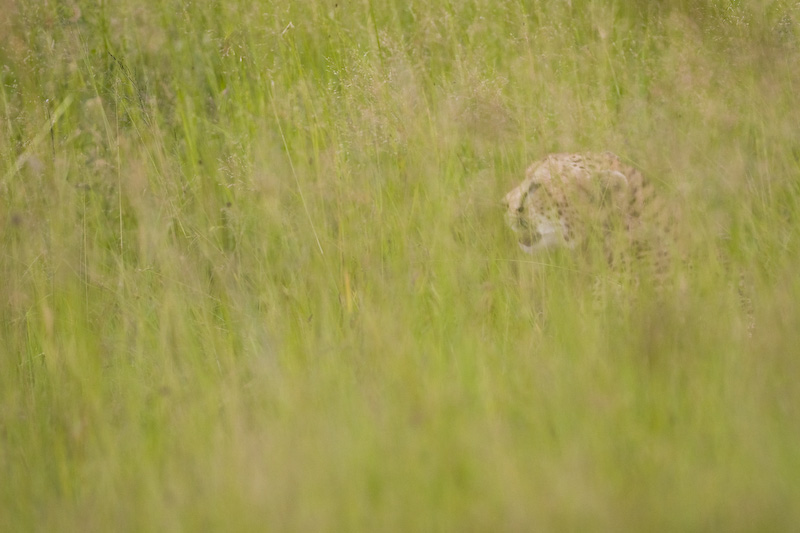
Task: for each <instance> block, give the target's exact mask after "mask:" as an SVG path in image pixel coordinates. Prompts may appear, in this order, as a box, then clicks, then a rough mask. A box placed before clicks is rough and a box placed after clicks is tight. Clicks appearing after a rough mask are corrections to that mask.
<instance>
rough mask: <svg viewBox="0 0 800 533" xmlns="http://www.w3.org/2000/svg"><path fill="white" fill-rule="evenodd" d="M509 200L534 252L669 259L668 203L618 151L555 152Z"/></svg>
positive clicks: (516, 225) (514, 224)
mask: <svg viewBox="0 0 800 533" xmlns="http://www.w3.org/2000/svg"><path fill="white" fill-rule="evenodd" d="M503 203H504V205H505V207H506V219H507V222H508V224H509V226H511V229H512V230H514V232H515V233H516V235H517V238H518V240H519V245H520V247H521V248H522V249H523V250H524V251H525V252H527V253H529V254H540V253H542V252H545V251H549V250H553V249H558V248H567V249H578V250H583V251H584V252H588V251H589V250H592V249H593V250H598V251H602V252H603V254H604V255H605V257H606V259H607V260H608V261H609V263H611V264H612V265H613V266H619V265H620V264H623V263H624V264H628V263H629V262H630V260H631V258H634V259H637V260H642V259H644V258H645V257H650V258H652V257H654V256H659V255H662V254H661V253H660V252H659V251H658V250H657V249H658V248H659V247H662V245H663V244H664V236H665V235H664V231H665V229H666V226H667V225H668V224H665V222H666V218H665V216H664V215H665V209H664V206H663V205H662V204H661V202H659V201H658V198H657V196H656V195H655V194H654V190H653V187H652V185H651V184H650V183H648V182H647V181H645V179H644V177H643V176H642V173H641V172H639V170H637V169H635V168H634V167H632V166H630V165H628V164H626V163H624V162H623V161H622V160H620V158H619V157H617V156H616V155H614V154H613V153H611V152H603V153H560V154H550V155H548V156H546V157H545V158H543V159H540V160H538V161H536V162H535V163H533V164H532V165H531V166H530V167H528V169H527V172H526V177H525V180H523V181H522V183H521V184H520V185H519V186H517V187H516V188H514V189H512V190H511V191H510V192H509V193H508V194H506V196H505V198H504V200H503ZM586 255H590V254H584V256H586ZM656 262H659V263H661V262H663V261H661V260H660V259H657V261H656Z"/></svg>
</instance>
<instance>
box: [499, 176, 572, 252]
mask: <svg viewBox="0 0 800 533" xmlns="http://www.w3.org/2000/svg"><path fill="white" fill-rule="evenodd" d="M549 189H550V187H548V184H546V183H541V182H539V181H535V180H531V179H527V180H525V181H524V182H522V183H521V184H520V185H519V186H518V187H516V188H515V189H513V190H512V191H510V192H509V193H508V194H506V196H505V198H503V204H504V206H505V208H506V221H507V222H508V225H509V226H511V229H512V230H514V232H515V233H516V234H517V238H518V239H519V246H520V248H522V250H523V251H525V252H526V253H529V254H536V253H540V252H542V251H545V250H550V249H555V248H562V247H567V248H572V246H573V243H572V240H571V239H570V235H569V227H568V225H567V222H566V219H565V217H564V213H563V212H560V210H559V207H558V202H557V201H555V198H554V197H553V195H552V194H551V191H550V190H549Z"/></svg>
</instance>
